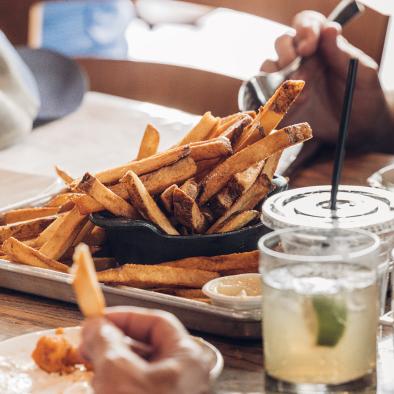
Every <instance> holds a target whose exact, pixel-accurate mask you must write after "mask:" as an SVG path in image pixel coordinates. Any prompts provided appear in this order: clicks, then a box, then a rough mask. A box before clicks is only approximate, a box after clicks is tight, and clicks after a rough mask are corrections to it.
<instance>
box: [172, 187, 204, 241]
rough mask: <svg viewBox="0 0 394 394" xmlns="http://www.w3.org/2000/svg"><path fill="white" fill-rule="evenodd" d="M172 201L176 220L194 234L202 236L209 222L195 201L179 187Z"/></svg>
mask: <svg viewBox="0 0 394 394" xmlns="http://www.w3.org/2000/svg"><path fill="white" fill-rule="evenodd" d="M172 199H173V205H174V216H175V219H176V220H177V221H178V222H179V223H180V224H183V225H184V226H185V227H187V228H189V229H190V230H192V231H193V232H194V233H197V234H202V233H203V232H204V231H205V230H206V228H207V226H208V222H207V219H206V217H205V216H204V215H203V214H202V213H201V211H200V208H199V207H198V205H197V204H196V202H195V201H194V199H193V198H191V197H190V196H188V195H187V194H186V193H185V192H184V191H183V190H181V189H180V188H178V187H177V188H176V189H175V190H174V192H173V194H172Z"/></svg>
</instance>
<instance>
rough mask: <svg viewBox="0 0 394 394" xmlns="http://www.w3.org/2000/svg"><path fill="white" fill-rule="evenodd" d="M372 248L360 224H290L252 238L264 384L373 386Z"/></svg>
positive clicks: (284, 387)
mask: <svg viewBox="0 0 394 394" xmlns="http://www.w3.org/2000/svg"><path fill="white" fill-rule="evenodd" d="M379 247H380V240H379V237H378V236H377V235H375V234H373V233H370V232H368V231H365V230H346V229H326V230H322V229H319V230H316V229H294V228H293V229H285V230H278V231H274V232H272V233H269V234H267V235H265V236H264V237H263V238H261V239H260V241H259V249H260V252H261V261H260V272H261V274H262V277H263V312H264V314H263V338H264V359H265V371H266V374H267V377H266V385H267V389H270V390H273V391H276V392H281V391H282V392H311V393H321V392H327V391H326V390H327V388H329V389H330V390H329V392H331V391H332V390H333V388H335V387H341V390H347V389H348V388H353V389H354V387H360V385H361V386H362V387H371V386H373V384H374V383H373V382H374V370H375V365H376V336H377V326H378V298H379V297H378V286H377V265H378V256H379ZM333 391H335V390H333Z"/></svg>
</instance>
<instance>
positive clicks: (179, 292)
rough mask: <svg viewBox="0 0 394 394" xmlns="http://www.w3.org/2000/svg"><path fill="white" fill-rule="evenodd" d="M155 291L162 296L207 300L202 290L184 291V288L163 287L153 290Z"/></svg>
mask: <svg viewBox="0 0 394 394" xmlns="http://www.w3.org/2000/svg"><path fill="white" fill-rule="evenodd" d="M153 291H155V292H157V293H162V294H169V295H173V296H176V297H182V298H189V299H194V298H205V294H204V293H203V292H202V290H201V289H182V288H174V287H167V288H165V287H162V288H158V289H153Z"/></svg>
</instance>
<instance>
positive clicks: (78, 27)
mask: <svg viewBox="0 0 394 394" xmlns="http://www.w3.org/2000/svg"><path fill="white" fill-rule="evenodd" d="M134 15H135V14H134V9H133V5H132V3H131V1H130V0H105V1H103V0H102V1H62V2H52V3H45V5H44V13H43V34H42V46H43V47H45V48H50V49H55V50H57V51H58V52H61V53H64V54H66V55H69V56H97V57H108V58H126V57H127V51H128V45H127V41H126V37H125V32H126V29H127V26H128V25H129V23H130V20H131V19H132V18H133V17H134Z"/></svg>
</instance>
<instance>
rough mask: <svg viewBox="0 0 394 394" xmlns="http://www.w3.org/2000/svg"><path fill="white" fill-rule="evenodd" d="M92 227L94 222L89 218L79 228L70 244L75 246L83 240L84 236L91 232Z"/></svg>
mask: <svg viewBox="0 0 394 394" xmlns="http://www.w3.org/2000/svg"><path fill="white" fill-rule="evenodd" d="M94 228H95V224H94V223H92V222H91V221H90V220H88V221H87V222H86V223H85V225H84V226H83V227H82V228H81V230H80V231H79V233H78V235H77V236H76V237H75V239H74V241H73V243H72V246H77V245H79V244H80V243H81V242H83V240H84V239H86V237H88V236H89V235H90V234H91V233H92V231H93V229H94Z"/></svg>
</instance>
